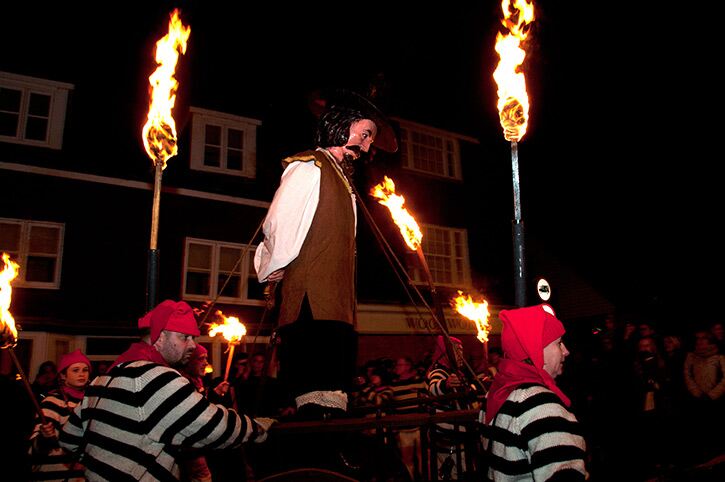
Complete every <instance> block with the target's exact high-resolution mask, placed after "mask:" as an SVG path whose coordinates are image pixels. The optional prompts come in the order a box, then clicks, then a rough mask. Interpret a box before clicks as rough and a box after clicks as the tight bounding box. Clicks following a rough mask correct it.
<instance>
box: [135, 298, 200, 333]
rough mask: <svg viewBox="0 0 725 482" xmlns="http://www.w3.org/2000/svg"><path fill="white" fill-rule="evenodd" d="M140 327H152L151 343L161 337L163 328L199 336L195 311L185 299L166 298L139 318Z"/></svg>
mask: <svg viewBox="0 0 725 482" xmlns="http://www.w3.org/2000/svg"><path fill="white" fill-rule="evenodd" d="M138 326H139V328H148V327H150V328H151V343H155V342H156V340H158V339H159V335H161V331H162V330H169V331H176V332H178V333H183V334H184V335H191V336H199V335H200V332H199V326H198V325H197V323H196V317H194V311H193V310H192V309H191V306H189V304H188V303H186V302H185V301H174V300H165V301H162V302H161V303H159V305H158V306H156V308H154V309H153V310H151V311H149V312H148V313H146V314H145V315H144V316H143V317H142V318H141V319H140V320H138Z"/></svg>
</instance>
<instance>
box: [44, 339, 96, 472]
mask: <svg viewBox="0 0 725 482" xmlns="http://www.w3.org/2000/svg"><path fill="white" fill-rule="evenodd" d="M90 370H91V362H90V360H88V357H86V356H85V355H84V354H83V353H82V352H81V351H80V350H76V351H74V352H72V353H68V354H66V355H63V356H62V357H61V359H60V362H59V363H58V379H59V381H60V383H59V387H58V388H57V389H56V390H53V391H51V392H50V393H48V395H47V396H46V397H45V398H44V399H43V400H42V402H41V403H40V408H41V410H42V411H43V416H44V417H45V420H46V423H45V424H41V423H40V420H38V421H37V423H36V425H35V429H34V430H33V433H32V434H31V436H30V442H31V446H30V456H31V464H32V466H33V469H32V470H33V471H32V475H31V477H30V480H46V481H50V480H57V481H65V480H67V481H69V482H79V481H83V480H86V479H85V477H84V476H83V466H82V465H81V464H80V463H78V462H77V460H75V458H74V457H73V455H72V454H70V453H68V452H66V451H65V450H64V449H62V448H60V447H59V446H58V431H59V430H60V428H61V427H62V426H63V424H64V423H65V422H66V420H68V417H69V415H70V413H71V411H72V410H73V409H74V408H75V407H76V406H77V405H78V404H79V403H80V402H81V400H83V393H84V391H85V389H86V386H87V385H88V381H89V376H90Z"/></svg>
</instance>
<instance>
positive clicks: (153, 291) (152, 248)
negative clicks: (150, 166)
mask: <svg viewBox="0 0 725 482" xmlns="http://www.w3.org/2000/svg"><path fill="white" fill-rule="evenodd" d="M163 169H164V167H163V163H162V162H156V172H155V175H154V200H153V207H152V210H151V241H150V243H149V255H148V265H147V270H146V311H151V310H152V309H153V308H154V307H155V306H156V303H157V302H158V281H159V250H158V249H157V244H158V237H159V210H160V208H161V175H162V173H163Z"/></svg>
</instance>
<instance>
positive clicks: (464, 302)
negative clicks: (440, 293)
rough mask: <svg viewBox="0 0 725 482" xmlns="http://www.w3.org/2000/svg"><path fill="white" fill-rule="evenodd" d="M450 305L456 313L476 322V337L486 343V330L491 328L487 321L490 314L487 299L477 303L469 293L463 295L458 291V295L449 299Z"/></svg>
mask: <svg viewBox="0 0 725 482" xmlns="http://www.w3.org/2000/svg"><path fill="white" fill-rule="evenodd" d="M451 305H453V307H454V308H455V309H456V311H457V312H458V313H460V314H462V315H463V316H465V317H466V318H468V319H469V320H471V321H473V322H475V323H476V330H477V331H478V333H477V335H476V337H477V338H478V340H479V341H480V342H481V343H486V342H487V341H488V332H489V331H490V330H491V325H490V324H489V323H488V317H489V316H490V313H489V312H488V301H486V300H483V303H477V302H475V301H473V300H472V299H471V295H468V296H463V292H462V291H459V292H458V296H457V297H456V298H454V299H453V300H452V301H451Z"/></svg>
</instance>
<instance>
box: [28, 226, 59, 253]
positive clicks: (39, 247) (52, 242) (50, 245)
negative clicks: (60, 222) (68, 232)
mask: <svg viewBox="0 0 725 482" xmlns="http://www.w3.org/2000/svg"><path fill="white" fill-rule="evenodd" d="M59 235H60V230H59V229H58V228H49V227H46V226H31V227H30V246H29V251H30V252H31V253H34V254H40V253H43V254H57V253H58V236H59Z"/></svg>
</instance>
